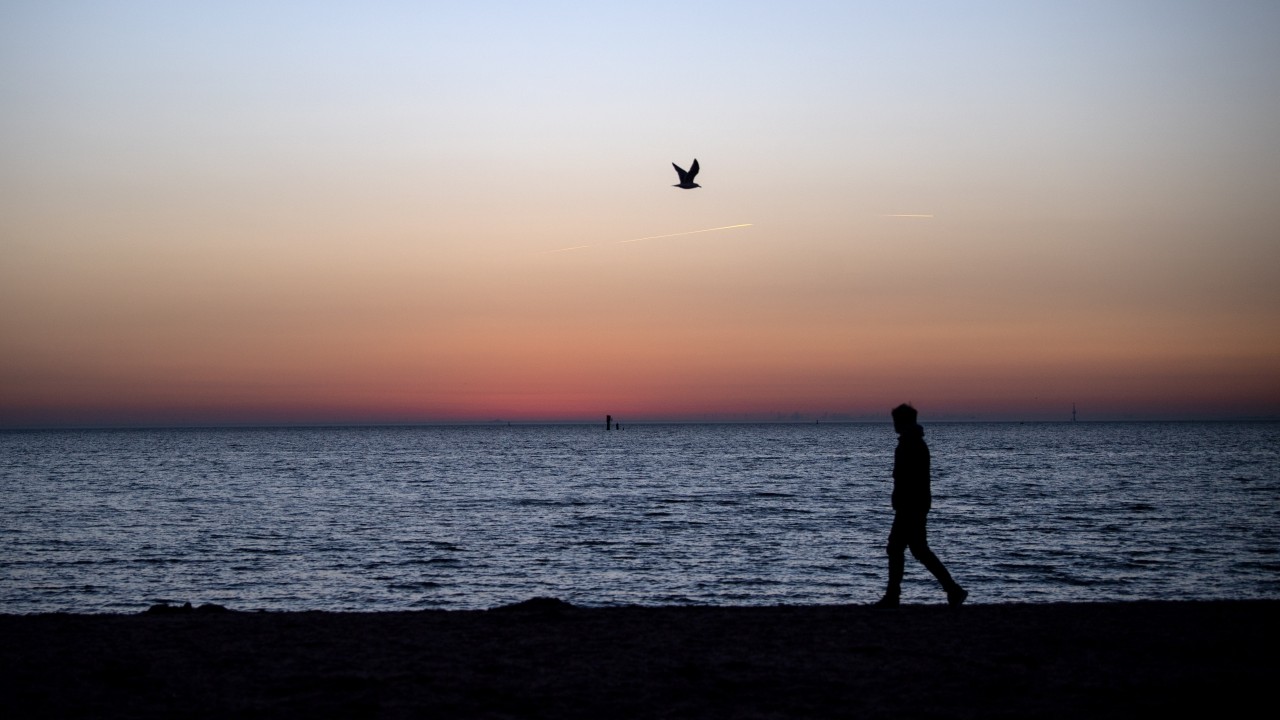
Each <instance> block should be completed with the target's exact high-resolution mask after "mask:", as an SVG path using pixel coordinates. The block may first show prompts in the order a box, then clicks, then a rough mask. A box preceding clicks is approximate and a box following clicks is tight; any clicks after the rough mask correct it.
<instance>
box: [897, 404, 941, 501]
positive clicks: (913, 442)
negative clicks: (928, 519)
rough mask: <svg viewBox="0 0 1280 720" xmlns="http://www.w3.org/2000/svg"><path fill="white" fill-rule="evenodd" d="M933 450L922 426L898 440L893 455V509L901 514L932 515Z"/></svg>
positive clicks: (903, 434) (900, 436)
mask: <svg viewBox="0 0 1280 720" xmlns="http://www.w3.org/2000/svg"><path fill="white" fill-rule="evenodd" d="M931 505H932V498H931V496H930V493H929V446H928V445H925V444H924V428H922V427H920V426H919V425H917V426H915V429H914V430H909V431H907V432H904V433H902V434H901V435H899V436H898V447H897V448H896V449H895V450H894V451H893V509H894V510H895V511H897V512H917V513H926V512H929V507H930V506H931Z"/></svg>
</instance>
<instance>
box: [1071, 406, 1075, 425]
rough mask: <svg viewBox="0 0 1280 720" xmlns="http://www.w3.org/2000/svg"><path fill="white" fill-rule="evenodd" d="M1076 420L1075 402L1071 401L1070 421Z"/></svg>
mask: <svg viewBox="0 0 1280 720" xmlns="http://www.w3.org/2000/svg"><path fill="white" fill-rule="evenodd" d="M1075 421H1076V404H1075V403H1071V422H1075Z"/></svg>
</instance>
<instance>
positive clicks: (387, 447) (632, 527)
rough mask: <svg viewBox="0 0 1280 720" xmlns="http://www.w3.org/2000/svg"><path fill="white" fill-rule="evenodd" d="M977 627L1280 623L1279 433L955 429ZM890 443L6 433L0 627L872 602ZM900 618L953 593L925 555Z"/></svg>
mask: <svg viewBox="0 0 1280 720" xmlns="http://www.w3.org/2000/svg"><path fill="white" fill-rule="evenodd" d="M925 440H926V441H927V442H928V443H929V446H930V450H931V452H932V457H933V510H932V512H931V513H930V515H929V541H930V545H931V547H932V548H933V550H934V551H935V552H936V553H937V555H938V556H939V557H940V558H941V559H942V560H943V562H944V563H945V564H946V565H947V567H948V568H949V569H950V571H951V573H952V574H953V575H954V576H955V578H956V579H957V580H958V581H959V582H960V583H961V584H963V585H964V586H965V587H966V588H967V589H968V590H969V592H970V598H969V601H970V602H972V603H1048V602H1060V601H1073V602H1075V601H1084V602H1092V601H1126V600H1212V599H1242V598H1252V599H1257V598H1268V599H1275V598H1280V423H1266V422H1258V423H1230V422H1214V423H1192V422H1186V423H1177V422H1161V423H1140V422H1124V423H1101V422H1080V423H954V424H951V423H939V424H926V425H925ZM895 442H896V436H895V435H894V432H893V429H892V426H891V425H890V424H888V423H884V424H834V423H830V424H828V423H824V424H707V425H699V424H634V425H626V426H624V427H623V428H622V429H619V430H611V431H606V430H605V428H604V424H603V423H600V424H599V425H505V424H493V425H470V426H397V427H349V428H339V427H323V428H253V429H250V428H222V429H163V430H84V431H72V430H58V431H7V432H0V613H16V614H27V613H49V612H72V613H135V612H139V611H142V610H145V609H146V608H148V607H150V606H151V605H154V604H159V603H173V604H176V603H184V602H191V603H192V604H194V605H201V604H206V603H214V604H218V605H222V606H225V607H228V608H231V609H235V610H271V611H284V610H290V611H296V610H328V611H392V610H416V609H482V608H492V607H498V606H501V605H505V604H510V603H514V602H519V601H522V600H526V599H529V598H533V597H556V598H559V599H561V600H564V601H566V602H570V603H573V604H575V605H582V606H618V605H646V606H654V605H715V606H729V605H754V606H760V605H812V604H835V605H839V604H850V603H867V602H873V601H874V600H876V599H877V598H879V596H880V595H881V594H882V592H883V590H884V583H885V577H886V572H887V561H886V557H885V550H884V546H885V540H886V537H887V534H888V531H889V527H890V524H891V522H892V517H893V516H892V510H891V508H890V491H891V489H892V480H891V478H890V471H891V468H892V465H893V449H894V445H895ZM903 601H904V602H907V603H926V604H927V603H932V604H941V603H944V602H945V601H946V597H945V594H944V593H943V591H942V590H941V588H940V587H939V586H938V585H937V583H936V582H935V581H934V580H933V578H932V576H930V575H929V574H928V572H927V571H926V570H925V569H924V568H923V567H922V566H921V565H920V564H919V563H917V562H916V561H914V560H913V559H912V558H911V557H910V556H908V558H907V575H906V580H905V582H904V586H903Z"/></svg>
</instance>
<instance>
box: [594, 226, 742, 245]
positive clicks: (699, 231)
mask: <svg viewBox="0 0 1280 720" xmlns="http://www.w3.org/2000/svg"><path fill="white" fill-rule="evenodd" d="M744 227H751V223H742V224H740V225H725V226H724V227H713V228H707V229H706V230H689V231H687V232H678V233H671V234H669V235H650V236H649V237H642V238H635V239H634V240H619V241H618V243H633V242H640V241H641V240H657V239H658V238H669V237H679V236H681V235H693V234H694V233H704V232H712V231H713V230H732V229H734V228H744Z"/></svg>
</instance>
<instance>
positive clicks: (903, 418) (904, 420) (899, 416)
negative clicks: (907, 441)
mask: <svg viewBox="0 0 1280 720" xmlns="http://www.w3.org/2000/svg"><path fill="white" fill-rule="evenodd" d="M889 414H890V415H892V416H893V429H894V430H895V431H897V432H898V433H903V432H906V431H907V430H914V429H915V427H916V409H915V408H913V407H911V406H910V405H908V404H907V403H902V404H901V405H899V406H898V407H896V408H894V409H893V411H892V412H890V413H889Z"/></svg>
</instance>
